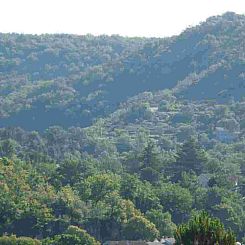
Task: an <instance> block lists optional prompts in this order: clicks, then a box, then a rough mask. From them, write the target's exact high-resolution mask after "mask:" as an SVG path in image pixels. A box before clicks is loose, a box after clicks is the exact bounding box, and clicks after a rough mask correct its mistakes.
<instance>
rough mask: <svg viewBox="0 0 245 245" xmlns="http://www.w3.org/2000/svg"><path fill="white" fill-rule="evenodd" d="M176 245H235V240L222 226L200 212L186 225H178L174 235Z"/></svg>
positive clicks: (217, 221) (216, 220)
mask: <svg viewBox="0 0 245 245" xmlns="http://www.w3.org/2000/svg"><path fill="white" fill-rule="evenodd" d="M175 238H176V244H177V245H181V244H185V245H191V244H200V245H202V244H223V245H235V242H236V238H235V235H234V234H233V233H232V232H231V231H229V230H228V231H226V230H225V229H224V226H223V224H222V223H221V222H220V221H219V220H218V219H215V218H212V217H210V216H209V215H208V214H207V213H205V212H201V213H199V214H196V215H195V216H194V217H192V218H191V219H190V220H189V222H188V223H187V224H183V225H180V226H179V227H178V228H177V230H176V233H175Z"/></svg>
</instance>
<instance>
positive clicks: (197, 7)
mask: <svg viewBox="0 0 245 245" xmlns="http://www.w3.org/2000/svg"><path fill="white" fill-rule="evenodd" d="M227 11H232V12H236V13H239V14H245V0H0V32H18V33H37V34H41V33H73V34H87V33H91V34H94V35H100V34H108V35H111V34H119V35H123V36H148V37H149V36H151V37H165V36H172V35H176V34H179V33H180V32H181V31H183V30H184V29H185V28H186V27H188V26H193V25H196V24H198V23H199V22H200V21H204V20H205V19H206V18H208V17H210V16H213V15H220V14H222V13H224V12H227Z"/></svg>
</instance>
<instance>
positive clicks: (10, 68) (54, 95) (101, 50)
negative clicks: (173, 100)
mask: <svg viewBox="0 0 245 245" xmlns="http://www.w3.org/2000/svg"><path fill="white" fill-rule="evenodd" d="M244 26H245V17H244V16H243V15H236V14H234V13H226V14H224V15H223V16H218V17H212V18H209V19H208V20H207V21H206V22H204V23H201V24H200V25H198V26H196V27H193V28H189V29H187V30H186V31H184V32H183V33H182V34H180V35H179V36H175V37H172V38H165V39H160V38H124V37H120V36H98V37H95V36H91V35H86V36H75V35H39V36H38V35H23V34H0V86H1V87H0V105H1V106H0V118H1V119H2V120H1V122H0V125H1V126H8V125H14V126H22V127H23V128H25V129H34V130H44V129H45V128H47V127H48V126H52V125H56V124H58V125H62V126H74V125H75V126H88V125H91V123H92V122H93V120H94V119H96V118H98V117H104V116H107V115H108V114H109V113H111V112H113V111H114V110H115V109H116V108H117V106H118V104H120V103H121V102H124V101H125V100H126V99H127V98H129V97H131V96H134V95H137V94H138V93H140V92H144V91H157V90H161V89H166V88H169V89H173V90H174V93H176V95H177V97H178V98H182V97H184V98H186V99H189V100H201V99H205V100H206V99H214V100H218V101H222V102H227V100H229V99H230V98H231V97H233V98H235V99H236V100H238V99H241V98H242V96H243V95H244V92H245V88H244V76H245V75H244V70H245V69H244V59H245V50H244V49H245V44H244V40H245V34H244V29H245V28H244ZM95 105H96V106H95ZM57 118H60V119H57Z"/></svg>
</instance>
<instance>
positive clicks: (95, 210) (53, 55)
mask: <svg viewBox="0 0 245 245" xmlns="http://www.w3.org/2000/svg"><path fill="white" fill-rule="evenodd" d="M244 95H245V16H244V15H237V14H234V13H226V14H224V15H222V16H216V17H211V18H209V19H207V20H206V21H205V22H203V23H201V24H200V25H198V26H196V27H191V28H188V29H187V30H185V31H184V32H182V33H181V34H180V35H178V36H174V37H171V38H126V37H120V36H98V37H96V36H92V35H86V36H76V35H65V34H62V35H24V34H15V33H13V34H0V244H13V245H15V244H29V245H32V244H33V245H34V244H44V245H67V244H74V245H80V244H81V245H98V244H100V243H103V242H105V241H108V240H147V241H153V240H154V239H156V238H158V239H160V238H161V237H163V236H171V237H173V236H174V237H175V239H176V244H185V245H187V244H196V243H197V242H203V240H205V241H206V242H207V244H224V245H235V241H236V239H237V240H239V241H244V242H245V202H244V200H245V98H244Z"/></svg>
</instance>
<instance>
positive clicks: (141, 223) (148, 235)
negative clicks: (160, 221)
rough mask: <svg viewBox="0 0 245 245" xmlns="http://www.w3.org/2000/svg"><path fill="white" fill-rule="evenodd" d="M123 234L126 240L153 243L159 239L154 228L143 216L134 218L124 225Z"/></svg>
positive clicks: (157, 232)
mask: <svg viewBox="0 0 245 245" xmlns="http://www.w3.org/2000/svg"><path fill="white" fill-rule="evenodd" d="M123 234H124V237H125V239H127V240H148V241H153V240H154V239H156V238H158V237H159V235H160V234H159V231H158V230H157V228H156V226H155V225H154V224H153V223H151V222H150V221H149V220H147V219H146V218H145V217H143V216H134V217H132V218H131V219H129V221H128V222H127V223H126V224H125V225H124V228H123Z"/></svg>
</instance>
